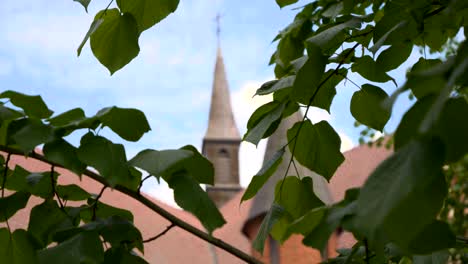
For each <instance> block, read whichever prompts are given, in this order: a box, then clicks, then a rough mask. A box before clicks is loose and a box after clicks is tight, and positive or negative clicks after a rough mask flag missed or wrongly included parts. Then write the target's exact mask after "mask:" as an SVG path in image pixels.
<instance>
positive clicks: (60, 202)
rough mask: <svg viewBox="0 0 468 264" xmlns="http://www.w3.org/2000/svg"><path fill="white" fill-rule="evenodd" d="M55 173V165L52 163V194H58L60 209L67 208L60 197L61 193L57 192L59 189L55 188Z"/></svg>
mask: <svg viewBox="0 0 468 264" xmlns="http://www.w3.org/2000/svg"><path fill="white" fill-rule="evenodd" d="M54 174H55V165H52V166H51V167H50V184H51V185H52V196H54V195H55V196H57V200H58V202H59V204H60V209H62V210H65V206H63V203H62V199H61V198H60V195H59V194H58V193H57V190H56V189H55V184H56V182H55V179H54Z"/></svg>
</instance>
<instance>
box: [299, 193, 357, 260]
mask: <svg viewBox="0 0 468 264" xmlns="http://www.w3.org/2000/svg"><path fill="white" fill-rule="evenodd" d="M355 208H356V202H351V203H349V204H346V205H344V206H343V205H335V206H333V207H331V208H330V209H327V210H326V211H325V215H324V216H323V217H322V219H321V221H320V223H319V224H318V225H316V226H315V228H313V229H312V230H311V231H310V229H309V228H307V227H304V228H305V229H304V230H307V229H309V230H307V231H309V233H308V234H307V235H305V237H304V239H303V240H302V243H303V244H304V245H306V246H309V247H313V248H315V249H318V250H320V251H322V250H324V249H325V248H326V246H327V245H328V241H329V240H330V236H331V235H332V234H333V232H335V231H336V229H337V228H338V227H339V226H340V225H341V224H342V221H343V219H344V218H345V217H347V216H349V215H352V214H353V213H354V210H355ZM317 210H318V209H317ZM314 220H315V219H314ZM314 220H313V221H314ZM312 224H315V221H314V222H313V223H312ZM306 228H307V229H306Z"/></svg>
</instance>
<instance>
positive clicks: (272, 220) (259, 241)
mask: <svg viewBox="0 0 468 264" xmlns="http://www.w3.org/2000/svg"><path fill="white" fill-rule="evenodd" d="M284 213H285V211H284V208H283V207H282V206H281V205H278V204H276V203H273V204H272V205H271V208H270V210H268V213H267V214H266V215H265V218H263V221H262V224H261V225H260V229H259V230H258V233H257V236H256V237H255V240H254V241H253V244H252V246H253V248H254V249H255V250H257V251H258V252H260V253H263V249H264V247H265V241H266V239H267V237H268V234H269V233H270V230H271V229H272V228H273V225H275V224H276V222H277V221H278V220H279V219H280V218H281V217H282V216H283V215H284Z"/></svg>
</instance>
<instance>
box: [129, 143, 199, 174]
mask: <svg viewBox="0 0 468 264" xmlns="http://www.w3.org/2000/svg"><path fill="white" fill-rule="evenodd" d="M193 155H194V154H193V152H191V151H189V150H184V149H177V150H173V149H171V150H160V151H158V150H153V149H145V150H143V151H140V152H139V153H138V154H137V155H136V156H135V157H133V158H132V159H131V160H130V161H129V164H130V165H131V166H135V167H138V168H140V169H142V170H145V171H146V172H148V173H150V174H151V175H154V176H156V177H159V176H161V173H162V172H164V171H166V170H168V169H170V168H171V167H173V166H175V165H177V164H179V163H181V162H182V161H183V160H185V159H188V158H190V157H191V156H193Z"/></svg>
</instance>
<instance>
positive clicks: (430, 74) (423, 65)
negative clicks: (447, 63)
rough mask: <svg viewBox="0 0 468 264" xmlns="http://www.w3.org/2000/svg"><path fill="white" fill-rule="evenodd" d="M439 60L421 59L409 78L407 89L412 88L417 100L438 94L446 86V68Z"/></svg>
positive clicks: (414, 66) (412, 69)
mask: <svg viewBox="0 0 468 264" xmlns="http://www.w3.org/2000/svg"><path fill="white" fill-rule="evenodd" d="M442 66H443V64H442V61H441V60H438V59H429V60H425V59H424V58H420V59H419V60H418V62H416V63H415V64H414V65H413V67H412V68H411V71H410V72H409V74H408V76H407V81H406V84H405V86H404V87H405V88H406V89H407V88H410V89H411V91H412V92H413V94H414V95H415V96H416V98H418V99H420V98H423V97H425V96H426V95H430V94H434V93H438V92H439V91H440V90H442V88H443V87H444V86H445V82H446V79H445V76H444V74H445V72H446V69H444V68H445V67H442Z"/></svg>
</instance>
